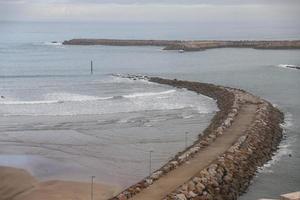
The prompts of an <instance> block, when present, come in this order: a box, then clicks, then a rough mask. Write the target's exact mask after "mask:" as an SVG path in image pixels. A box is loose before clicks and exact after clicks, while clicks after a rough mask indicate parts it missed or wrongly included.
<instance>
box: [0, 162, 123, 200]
mask: <svg viewBox="0 0 300 200" xmlns="http://www.w3.org/2000/svg"><path fill="white" fill-rule="evenodd" d="M0 179H1V181H0V200H41V199H43V200H58V199H64V200H73V199H90V195H91V191H90V188H91V183H88V182H77V181H63V180H49V181H42V182H40V181H38V180H37V179H36V178H35V177H33V176H32V175H31V174H30V173H29V172H27V171H26V170H24V169H19V168H14V167H5V166H0ZM118 191H120V188H118V187H116V186H111V185H106V184H102V183H94V195H95V197H97V200H106V199H107V198H110V197H111V196H113V195H115V194H116V193H117V192H118Z"/></svg>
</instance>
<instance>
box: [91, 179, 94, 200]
mask: <svg viewBox="0 0 300 200" xmlns="http://www.w3.org/2000/svg"><path fill="white" fill-rule="evenodd" d="M91 178H92V182H91V200H93V199H94V178H95V176H92V177H91Z"/></svg>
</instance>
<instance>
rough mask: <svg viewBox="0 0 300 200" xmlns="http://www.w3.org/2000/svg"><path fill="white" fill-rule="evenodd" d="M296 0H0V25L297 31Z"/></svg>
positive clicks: (299, 3) (299, 11) (299, 22)
mask: <svg viewBox="0 0 300 200" xmlns="http://www.w3.org/2000/svg"><path fill="white" fill-rule="evenodd" d="M299 19H300V0H253V1H247V0H0V21H117V22H123V21H126V22H127V21H129V22H205V23H210V22H218V23H260V24H261V25H262V26H263V25H264V24H266V25H270V24H281V25H288V26H291V25H292V26H298V27H300V26H299V25H300V20H299Z"/></svg>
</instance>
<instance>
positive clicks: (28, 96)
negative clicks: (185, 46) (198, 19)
mask: <svg viewBox="0 0 300 200" xmlns="http://www.w3.org/2000/svg"><path fill="white" fill-rule="evenodd" d="M184 26H185V27H184V28H180V29H178V27H177V26H176V24H175V25H174V24H121V25H120V24H105V23H104V24H97V23H96V24H94V23H29V22H26V23H19V22H1V23H0V30H1V31H0V38H1V41H0V95H2V96H3V97H4V98H1V99H0V144H1V145H0V165H6V166H14V167H20V168H25V169H27V170H29V171H30V172H31V173H32V174H33V175H34V176H36V177H38V178H39V179H41V180H49V179H68V180H82V181H84V180H88V179H89V176H91V175H96V177H97V181H99V182H105V183H109V184H115V185H120V186H122V187H126V186H128V185H130V184H132V183H134V182H136V181H138V180H140V179H141V178H143V177H144V176H147V175H148V173H149V151H150V150H154V152H153V160H152V162H153V163H152V166H153V169H155V168H158V167H159V166H161V165H162V164H163V163H164V162H166V161H167V160H168V159H169V158H170V157H172V156H173V155H174V154H175V153H176V152H178V151H180V150H182V149H183V148H184V147H185V141H184V139H185V133H186V132H188V135H189V139H188V144H191V143H192V142H193V140H195V139H196V137H197V135H198V134H199V133H200V132H201V131H202V130H203V129H205V127H206V126H207V125H208V124H209V121H210V119H211V117H212V116H213V115H214V113H215V112H216V111H217V107H216V105H215V102H214V101H213V100H212V99H209V98H207V97H205V96H202V95H196V94H194V93H192V92H188V91H185V90H180V89H174V88H172V87H168V86H163V85H158V84H153V83H148V82H147V81H132V80H126V79H121V78H117V77H113V76H111V75H110V74H112V73H121V74H127V73H130V74H143V75H151V76H162V77H167V78H178V79H185V80H195V81H202V82H210V83H215V84H220V85H226V86H231V87H237V88H242V89H245V90H247V91H250V92H252V93H254V94H255V95H258V96H261V97H263V98H265V99H267V100H268V101H270V102H271V103H273V104H274V105H276V106H277V107H278V108H279V109H281V110H282V111H283V112H284V113H285V116H286V117H285V124H283V128H284V131H285V138H284V140H283V141H282V143H281V145H280V148H279V150H278V152H277V153H276V154H275V155H274V157H273V160H272V161H270V162H269V163H267V164H266V165H265V166H263V167H262V168H261V169H260V170H259V172H258V173H257V176H256V177H255V178H254V180H253V183H252V185H251V186H250V187H249V190H248V191H247V193H246V194H244V195H243V196H241V197H240V199H243V200H248V199H249V200H250V199H251V200H252V199H258V198H262V197H263V198H275V197H277V196H278V195H279V194H281V193H286V192H292V191H296V190H299V186H300V175H299V173H298V171H299V164H300V153H299V152H300V149H299V145H297V143H298V141H299V139H300V132H299V128H300V127H299V124H300V121H299V119H300V101H299V99H300V90H299V86H300V78H299V76H300V71H299V70H293V69H288V68H284V67H283V66H284V65H286V64H289V65H298V66H299V65H300V51H299V50H254V49H212V50H207V51H203V52H190V53H183V54H178V52H176V51H162V50H161V48H160V47H108V46H63V45H61V44H60V42H62V41H63V40H67V39H71V38H82V37H93V38H132V39H299V35H300V34H299V30H298V29H295V30H291V29H286V30H280V31H270V30H268V31H263V30H247V29H246V28H245V30H244V31H240V32H236V31H230V27H229V28H228V30H225V31H224V34H222V35H218V34H217V33H216V32H215V31H214V30H210V29H206V30H203V29H195V28H194V26H193V25H184ZM270 33H272V34H270ZM52 41H57V42H58V43H57V44H52V43H51V42H52ZM91 60H93V62H94V75H92V76H91V75H90V74H89V73H90V71H89V70H90V68H89V67H90V66H89V64H90V61H91ZM289 154H291V155H292V156H291V157H289ZM153 169H151V170H153ZM278 183H280V184H278Z"/></svg>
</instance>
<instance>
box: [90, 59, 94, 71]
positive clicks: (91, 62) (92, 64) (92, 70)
mask: <svg viewBox="0 0 300 200" xmlns="http://www.w3.org/2000/svg"><path fill="white" fill-rule="evenodd" d="M93 73H94V69H93V61H92V60H91V74H93Z"/></svg>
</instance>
